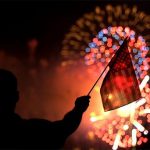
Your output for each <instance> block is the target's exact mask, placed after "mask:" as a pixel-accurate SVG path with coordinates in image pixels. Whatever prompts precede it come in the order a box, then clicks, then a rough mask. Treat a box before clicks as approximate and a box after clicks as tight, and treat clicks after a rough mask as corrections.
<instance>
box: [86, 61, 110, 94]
mask: <svg viewBox="0 0 150 150" xmlns="http://www.w3.org/2000/svg"><path fill="white" fill-rule="evenodd" d="M108 66H109V63H108V64H107V66H106V67H105V69H104V70H103V72H102V73H101V74H100V76H99V77H98V79H97V80H96V82H95V83H94V84H93V86H92V88H91V89H90V91H89V92H88V94H87V95H90V93H91V92H92V90H93V88H94V87H95V85H96V84H97V82H98V81H99V79H100V78H101V77H102V75H103V73H104V72H105V70H106V69H107V67H108Z"/></svg>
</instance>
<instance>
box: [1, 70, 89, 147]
mask: <svg viewBox="0 0 150 150" xmlns="http://www.w3.org/2000/svg"><path fill="white" fill-rule="evenodd" d="M18 99H19V93H18V89H17V79H16V77H15V76H14V75H13V74H12V73H11V72H10V71H7V70H4V69H0V149H4V148H15V149H16V148H19V149H21V148H36V149H37V148H41V149H44V148H49V149H59V148H62V146H63V144H64V142H65V140H66V138H67V137H68V136H69V135H70V134H72V133H73V132H74V131H75V130H76V129H77V128H78V126H79V124H80V122H81V118H82V114H83V112H84V111H85V110H86V109H87V107H88V105H89V99H90V97H89V96H82V97H79V98H77V99H76V101H75V107H74V108H73V110H71V111H70V112H69V113H67V114H66V115H65V117H64V118H63V119H62V120H60V121H55V122H50V121H48V120H44V119H29V120H26V119H22V118H21V117H20V116H19V115H17V114H15V113H14V109H15V105H16V103H17V101H18Z"/></svg>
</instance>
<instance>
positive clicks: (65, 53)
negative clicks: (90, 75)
mask: <svg viewBox="0 0 150 150" xmlns="http://www.w3.org/2000/svg"><path fill="white" fill-rule="evenodd" d="M129 18H130V19H129ZM135 24H136V26H135ZM108 26H122V27H127V26H129V27H130V28H131V29H134V31H135V32H136V33H138V34H139V35H140V34H142V36H143V38H144V39H145V40H147V42H148V40H149V37H148V35H147V33H148V31H149V29H150V16H149V15H147V14H145V13H144V12H142V11H138V8H137V6H133V7H128V6H127V5H125V4H124V5H122V6H121V5H117V6H115V7H114V6H112V5H106V7H105V8H103V9H101V8H100V7H98V6H97V7H96V8H95V10H94V11H93V12H90V13H85V14H84V15H83V16H82V17H81V18H79V19H78V20H77V21H76V22H75V24H74V25H73V26H72V27H71V28H70V30H69V32H68V33H67V34H66V35H65V38H64V40H63V42H62V50H61V55H62V57H63V62H62V65H63V66H66V65H69V64H78V63H77V62H79V60H81V61H82V60H83V59H82V58H83V57H84V56H85V54H86V52H85V48H86V47H87V45H88V43H89V42H90V41H91V39H92V38H93V37H94V36H95V35H96V34H97V33H98V31H100V30H101V29H103V28H107V27H108ZM147 44H149V43H147ZM77 60H78V61H77Z"/></svg>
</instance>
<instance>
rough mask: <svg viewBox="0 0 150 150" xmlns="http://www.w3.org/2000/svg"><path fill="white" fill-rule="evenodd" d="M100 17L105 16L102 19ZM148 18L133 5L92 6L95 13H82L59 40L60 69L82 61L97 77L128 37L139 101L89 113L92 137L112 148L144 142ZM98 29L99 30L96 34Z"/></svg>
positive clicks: (148, 102)
mask: <svg viewBox="0 0 150 150" xmlns="http://www.w3.org/2000/svg"><path fill="white" fill-rule="evenodd" d="M135 14H136V15H135ZM137 14H138V15H137ZM104 15H105V17H106V16H107V17H106V18H105V19H104V18H103V17H104ZM129 18H132V19H131V20H128V19H129ZM149 18H150V16H148V15H146V14H145V13H144V12H139V11H138V10H137V7H136V6H134V7H132V8H129V7H127V6H126V5H124V6H116V7H112V6H111V5H107V6H106V8H105V10H102V9H100V8H99V7H96V9H95V12H92V13H87V14H85V15H84V16H83V17H82V18H80V19H79V20H78V21H77V22H76V24H75V25H74V26H73V27H72V28H71V30H70V32H69V33H68V34H67V35H66V37H65V39H64V41H63V48H62V53H61V54H62V55H63V58H64V61H63V62H62V65H63V66H66V65H68V64H76V62H77V61H75V60H81V58H82V59H83V58H84V59H83V60H84V61H85V64H86V65H88V66H89V67H90V68H92V73H93V74H99V73H100V71H102V70H103V68H104V66H106V65H107V63H108V62H109V61H110V59H111V58H112V56H113V54H114V53H115V51H117V49H118V48H119V46H120V45H121V44H122V42H123V39H124V37H125V36H126V35H128V36H129V37H130V41H129V47H128V48H129V50H130V53H131V58H132V62H133V65H134V69H135V73H136V76H137V79H138V82H139V87H140V90H141V93H142V97H143V98H142V99H140V100H139V101H137V102H134V103H131V104H129V105H127V106H124V107H122V108H120V109H117V110H114V111H111V112H106V113H105V112H103V113H100V114H96V113H95V112H91V118H90V120H91V122H93V128H94V131H95V134H96V135H97V136H98V137H99V138H101V139H102V141H105V142H106V143H108V144H109V145H112V149H118V147H123V148H127V147H134V146H136V145H141V144H142V143H146V142H147V141H148V139H147V138H146V137H145V136H144V135H147V134H148V132H149V131H148V129H149V127H148V128H145V127H144V124H145V123H150V115H149V113H150V87H149V84H148V82H149V76H148V74H149V63H150V58H149V57H148V53H149V47H148V46H149V37H148V36H147V35H146V33H147V32H148V30H149V29H150V22H149ZM102 22H103V23H102ZM108 24H109V25H110V26H108ZM134 24H137V25H136V26H134ZM99 29H101V31H99V32H98V30H99ZM95 32H97V33H98V34H97V36H96V37H94V38H93V41H92V42H90V39H91V37H90V35H91V34H95V35H96V33H95ZM137 33H138V34H137ZM86 45H88V46H89V47H86ZM84 50H85V51H84ZM99 89H100V86H99V85H98V86H96V87H95V91H97V93H98V94H99ZM95 98H96V97H95Z"/></svg>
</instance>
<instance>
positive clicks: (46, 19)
mask: <svg viewBox="0 0 150 150" xmlns="http://www.w3.org/2000/svg"><path fill="white" fill-rule="evenodd" d="M109 3H110V4H113V5H117V4H122V3H127V4H130V5H135V4H136V5H137V6H139V8H140V10H144V11H145V12H146V13H149V5H148V4H149V2H148V1H132V2H130V1H123V2H122V1H121V2H119V1H101V0H99V1H98V0H97V1H90V0H87V1H86V0H82V1H69V0H68V1H61V0H60V1H58V0H56V1H54V0H53V1H51V0H50V1H0V22H1V23H0V48H5V49H6V50H8V51H10V52H12V51H13V54H17V55H20V54H25V50H24V49H25V45H26V42H27V41H28V40H29V39H30V38H31V39H32V38H36V39H38V40H39V41H40V44H39V53H40V55H43V56H46V55H47V54H49V53H52V51H53V49H55V52H53V53H54V54H55V55H58V51H59V49H60V48H61V41H62V40H63V38H64V35H65V33H67V32H68V31H69V28H70V27H71V25H72V24H74V22H75V21H76V20H77V19H78V18H79V17H81V16H82V15H83V14H84V13H85V12H90V11H92V10H93V9H94V7H95V6H96V5H99V6H102V7H103V6H105V4H109ZM56 50H57V51H56ZM24 56H25V55H24Z"/></svg>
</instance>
